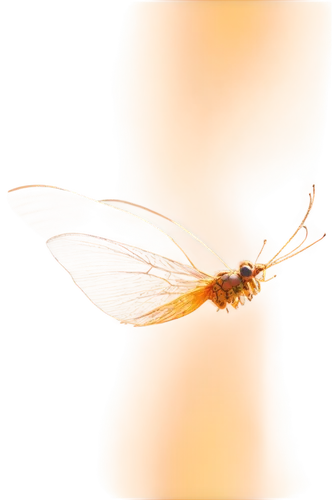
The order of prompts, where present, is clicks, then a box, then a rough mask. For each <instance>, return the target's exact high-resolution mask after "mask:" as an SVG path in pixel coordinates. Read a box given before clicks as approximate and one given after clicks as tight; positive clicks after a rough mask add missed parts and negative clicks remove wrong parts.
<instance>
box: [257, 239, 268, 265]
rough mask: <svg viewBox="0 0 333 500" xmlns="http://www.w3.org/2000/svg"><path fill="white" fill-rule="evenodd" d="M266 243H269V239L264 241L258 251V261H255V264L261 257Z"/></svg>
mask: <svg viewBox="0 0 333 500" xmlns="http://www.w3.org/2000/svg"><path fill="white" fill-rule="evenodd" d="M266 243H267V240H264V243H263V244H262V247H261V250H260V252H259V253H258V256H257V258H256V261H255V263H254V265H256V263H257V260H258V259H259V257H260V255H261V252H262V251H263V249H264V246H265V245H266Z"/></svg>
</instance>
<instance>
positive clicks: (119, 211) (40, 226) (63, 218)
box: [8, 186, 189, 264]
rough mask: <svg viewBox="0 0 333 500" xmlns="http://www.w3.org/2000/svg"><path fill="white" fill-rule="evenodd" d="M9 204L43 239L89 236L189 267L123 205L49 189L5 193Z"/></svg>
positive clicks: (167, 242)
mask: <svg viewBox="0 0 333 500" xmlns="http://www.w3.org/2000/svg"><path fill="white" fill-rule="evenodd" d="M8 200H9V203H10V204H11V206H12V208H13V210H14V211H15V212H16V213H17V214H18V215H20V216H21V217H22V218H23V219H24V220H25V221H26V222H27V223H28V224H29V225H30V226H31V227H32V228H33V229H35V230H36V231H37V232H38V233H39V234H41V235H42V236H44V238H45V239H49V238H51V237H53V236H56V235H59V234H64V233H84V234H91V235H95V236H101V237H103V238H108V239H110V240H113V241H121V242H123V243H126V244H128V245H133V246H136V247H139V248H144V249H146V250H149V251H150V252H153V253H156V254H162V255H165V256H166V257H168V258H170V259H173V260H176V261H179V262H183V263H184V264H188V263H189V261H188V260H187V258H186V257H185V255H184V253H183V252H182V251H181V249H180V248H179V247H178V246H177V245H175V243H174V241H173V240H172V239H171V238H170V237H169V236H168V234H166V233H165V232H164V231H163V230H158V228H157V227H155V226H154V225H153V224H152V223H149V222H147V221H146V220H144V218H143V217H142V216H140V215H136V214H133V213H131V212H130V211H128V210H125V209H124V205H123V206H122V207H121V206H119V207H118V206H117V207H116V206H112V205H107V204H105V203H101V202H99V201H96V200H92V199H90V198H87V197H86V196H81V195H79V194H76V193H73V192H71V191H67V190H66V189H60V188H56V187H52V186H23V187H20V188H16V189H13V190H11V191H10V192H9V193H8ZM125 208H126V206H125Z"/></svg>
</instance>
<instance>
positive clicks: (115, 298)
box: [47, 234, 212, 326]
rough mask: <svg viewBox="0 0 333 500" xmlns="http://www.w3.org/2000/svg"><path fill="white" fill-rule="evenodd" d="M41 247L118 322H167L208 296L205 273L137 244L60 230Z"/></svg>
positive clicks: (137, 324)
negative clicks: (48, 250)
mask: <svg viewBox="0 0 333 500" xmlns="http://www.w3.org/2000/svg"><path fill="white" fill-rule="evenodd" d="M47 246H48V247H49V249H50V251H51V252H52V254H53V255H54V257H55V258H56V259H57V260H58V262H59V263H60V264H61V265H62V266H63V267H64V268H65V269H66V270H67V271H68V272H69V273H70V275H71V276H72V278H73V280H74V282H75V283H76V284H77V285H78V286H79V287H80V288H81V290H82V291H83V292H84V293H85V294H86V295H87V297H88V298H89V299H90V300H91V301H92V302H93V303H94V304H95V305H96V306H97V307H99V308H100V309H101V310H102V311H104V312H105V313H107V314H108V315H110V316H112V317H114V318H116V319H118V320H119V321H121V322H123V323H131V324H133V325H135V326H146V325H153V324H157V323H163V322H166V321H171V320H172V319H176V318H180V317H182V316H185V315H186V314H189V313H190V312H192V311H194V310H195V309H197V308H198V307H199V306H200V305H201V304H203V303H204V302H205V301H206V300H207V299H208V298H209V291H210V287H211V282H212V278H211V277H210V276H208V275H206V274H205V273H202V272H201V271H198V270H197V269H195V268H193V267H190V266H188V265H184V264H181V263H179V262H175V261H173V260H171V259H167V258H165V257H162V256H160V255H158V254H154V253H151V252H146V251H144V250H141V249H140V248H137V247H133V246H130V245H127V244H124V243H119V242H116V241H112V240H108V239H105V238H100V237H96V236H91V235H87V234H61V235H58V236H55V237H53V238H50V239H49V240H48V241H47Z"/></svg>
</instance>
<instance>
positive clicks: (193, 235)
mask: <svg viewBox="0 0 333 500" xmlns="http://www.w3.org/2000/svg"><path fill="white" fill-rule="evenodd" d="M171 222H173V223H174V224H176V226H178V227H180V229H182V230H183V231H185V233H187V234H189V235H190V236H192V238H194V239H195V240H196V241H198V242H199V243H200V244H201V245H202V246H203V247H205V248H206V250H208V251H209V252H210V253H212V254H213V255H214V256H215V257H216V258H217V259H218V260H219V261H220V262H222V264H223V265H225V266H226V267H227V268H228V269H229V271H232V269H231V267H230V266H228V264H227V263H226V262H225V261H224V260H223V259H221V257H220V256H219V255H218V254H217V253H215V252H214V250H212V249H211V248H209V246H208V245H206V243H204V242H203V241H202V240H200V238H198V237H197V236H195V234H193V233H191V231H189V230H188V229H186V228H185V227H183V226H182V225H181V224H179V222H176V221H175V220H171Z"/></svg>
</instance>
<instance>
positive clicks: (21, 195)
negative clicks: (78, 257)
mask: <svg viewBox="0 0 333 500" xmlns="http://www.w3.org/2000/svg"><path fill="white" fill-rule="evenodd" d="M7 200H8V203H9V205H10V208H11V209H12V210H13V212H15V213H16V215H18V217H19V218H20V219H22V220H23V221H24V222H25V223H26V224H27V225H28V226H29V227H31V228H32V229H33V230H34V231H36V233H38V234H39V235H40V236H42V237H43V238H47V237H49V236H52V235H53V234H56V233H58V232H60V231H63V230H65V229H67V228H70V227H76V226H80V225H82V224H83V223H84V222H86V221H87V219H88V212H89V209H91V208H94V203H93V201H91V200H89V199H85V198H84V197H81V196H77V195H73V194H71V192H70V191H69V190H67V189H66V188H62V187H60V186H55V185H53V184H37V183H36V184H35V183H31V184H22V185H18V186H13V187H12V188H10V189H8V191H7Z"/></svg>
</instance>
